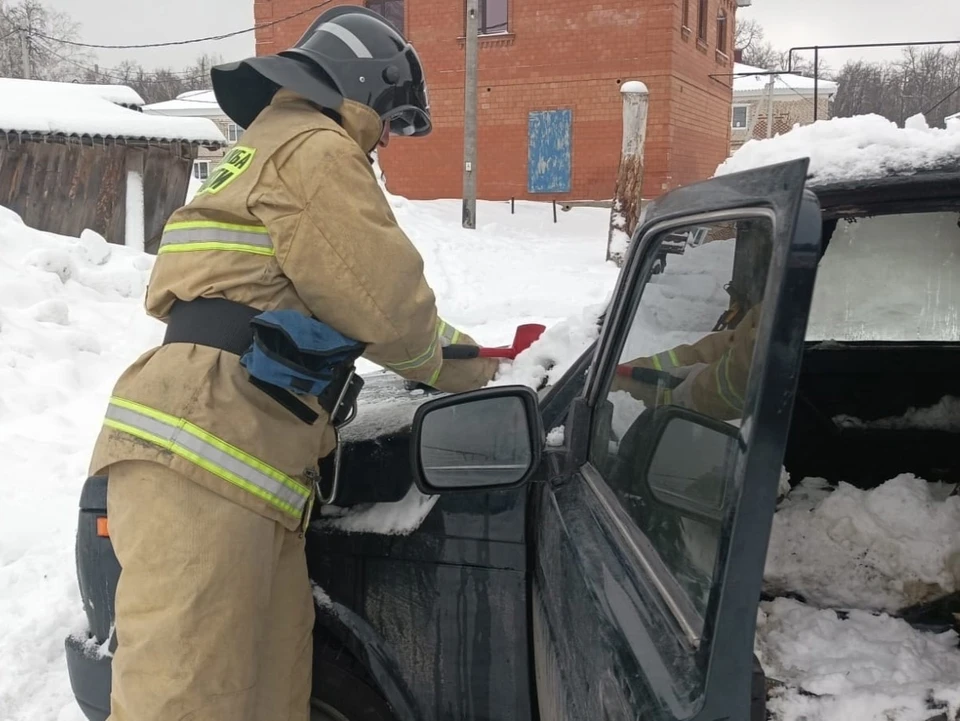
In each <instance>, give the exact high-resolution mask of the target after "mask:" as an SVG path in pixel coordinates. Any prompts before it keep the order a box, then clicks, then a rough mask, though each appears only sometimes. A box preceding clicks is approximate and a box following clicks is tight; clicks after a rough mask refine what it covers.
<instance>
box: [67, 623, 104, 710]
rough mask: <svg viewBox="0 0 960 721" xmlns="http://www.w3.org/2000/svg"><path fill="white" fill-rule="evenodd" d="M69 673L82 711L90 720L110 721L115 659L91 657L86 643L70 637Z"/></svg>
mask: <svg viewBox="0 0 960 721" xmlns="http://www.w3.org/2000/svg"><path fill="white" fill-rule="evenodd" d="M64 646H65V647H66V651H67V672H68V673H69V674H70V686H71V687H72V688H73V695H74V696H75V697H76V699H77V704H78V705H79V706H80V710H81V711H83V714H84V716H86V717H87V718H88V719H89V720H90V721H106V718H107V716H109V715H110V667H111V660H112V659H111V657H110V656H103V657H102V658H101V657H99V656H96V655H91V654H90V652H89V651H88V650H87V648H86V647H85V645H84V643H83V641H81V640H78V639H76V638H74V637H73V636H68V637H67V640H66V641H65V642H64Z"/></svg>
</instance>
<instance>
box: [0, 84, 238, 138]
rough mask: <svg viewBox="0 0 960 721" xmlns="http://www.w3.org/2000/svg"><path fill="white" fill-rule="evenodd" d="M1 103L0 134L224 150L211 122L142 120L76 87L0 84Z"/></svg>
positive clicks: (148, 117)
mask: <svg viewBox="0 0 960 721" xmlns="http://www.w3.org/2000/svg"><path fill="white" fill-rule="evenodd" d="M134 95H135V94H134ZM0 97H2V98H3V101H4V102H3V108H2V109H0V130H5V131H8V132H13V133H17V132H35V133H52V134H64V135H79V136H88V137H113V138H148V139H151V140H187V141H195V142H201V143H216V144H219V145H223V144H226V138H224V137H223V133H221V132H220V131H219V130H218V129H217V126H216V124H215V123H214V122H213V121H212V120H208V119H206V118H169V117H161V116H157V115H146V114H144V113H140V112H137V111H135V110H130V109H128V108H123V107H120V106H119V105H115V104H114V103H112V102H110V101H109V100H106V99H104V97H102V96H101V95H99V94H98V93H96V92H93V91H92V90H91V89H90V87H89V86H84V85H80V84H73V83H50V82H46V81H43V80H19V79H14V78H0ZM137 97H138V98H139V96H137Z"/></svg>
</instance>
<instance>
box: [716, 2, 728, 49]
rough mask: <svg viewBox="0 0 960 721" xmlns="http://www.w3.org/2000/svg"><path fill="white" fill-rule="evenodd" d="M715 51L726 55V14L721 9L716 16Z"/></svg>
mask: <svg viewBox="0 0 960 721" xmlns="http://www.w3.org/2000/svg"><path fill="white" fill-rule="evenodd" d="M717 50H719V51H720V52H721V53H723V54H724V55H726V54H727V14H726V13H725V12H724V11H723V10H722V9H721V10H720V12H719V13H718V14H717Z"/></svg>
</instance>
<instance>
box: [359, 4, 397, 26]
mask: <svg viewBox="0 0 960 721" xmlns="http://www.w3.org/2000/svg"><path fill="white" fill-rule="evenodd" d="M364 4H365V5H366V6H367V7H368V8H369V9H370V10H373V11H374V12H375V13H379V14H380V15H383V17H385V18H386V19H387V20H389V21H390V22H392V23H393V24H394V25H396V26H397V30H399V31H400V33H401V34H403V0H367V1H366V3H364Z"/></svg>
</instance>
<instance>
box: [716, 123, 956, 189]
mask: <svg viewBox="0 0 960 721" xmlns="http://www.w3.org/2000/svg"><path fill="white" fill-rule="evenodd" d="M804 157H809V158H810V177H811V179H812V181H813V183H814V184H815V185H824V184H828V183H835V182H842V181H846V180H855V179H862V178H864V177H877V176H883V175H887V174H898V173H913V172H915V171H917V170H923V169H933V168H937V167H939V166H943V165H955V164H956V163H957V162H958V160H960V124H957V123H951V124H949V126H948V127H947V128H945V129H944V128H931V127H929V126H928V125H927V122H926V120H925V119H924V118H923V116H922V115H916V116H914V117H912V118H910V119H908V120H907V122H906V127H905V128H900V127H898V126H897V124H896V123H894V122H892V121H890V120H887V119H886V118H883V117H881V116H879V115H858V116H854V117H852V118H833V119H831V120H821V121H818V122H816V123H813V124H812V125H804V126H799V125H798V126H795V127H794V128H793V130H791V131H790V132H788V133H785V134H783V135H778V136H777V137H774V138H769V139H766V140H749V141H747V142H746V143H745V144H744V145H743V147H741V148H740V149H739V150H738V151H737V152H736V153H734V154H733V155H732V156H731V157H730V158H728V159H727V160H726V161H724V162H723V163H722V164H721V165H720V166H719V167H718V168H717V171H716V174H717V175H727V174H729V173H736V172H740V171H743V170H748V169H750V168H757V167H760V166H763V165H770V164H774V163H782V162H786V161H788V160H793V159H796V158H804Z"/></svg>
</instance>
